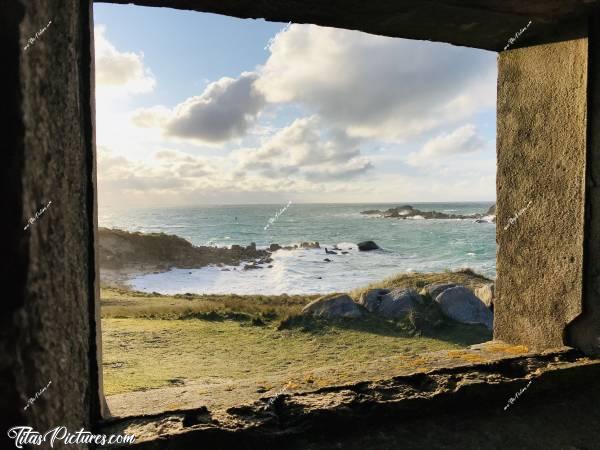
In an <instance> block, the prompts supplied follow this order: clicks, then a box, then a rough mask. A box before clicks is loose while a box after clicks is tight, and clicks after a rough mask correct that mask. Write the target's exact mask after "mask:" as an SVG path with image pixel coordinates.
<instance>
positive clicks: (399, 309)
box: [375, 288, 421, 319]
mask: <svg viewBox="0 0 600 450" xmlns="http://www.w3.org/2000/svg"><path fill="white" fill-rule="evenodd" d="M420 304H421V296H420V295H419V294H418V293H417V291H415V290H414V289H410V288H408V289H407V288H396V289H392V290H391V291H390V292H388V293H387V294H385V295H383V296H382V297H381V302H380V303H379V308H377V310H376V311H375V313H376V314H377V315H379V316H381V317H383V318H384V319H403V318H405V317H406V316H407V315H408V313H410V312H411V311H412V310H414V309H415V308H418V307H419V305H420Z"/></svg>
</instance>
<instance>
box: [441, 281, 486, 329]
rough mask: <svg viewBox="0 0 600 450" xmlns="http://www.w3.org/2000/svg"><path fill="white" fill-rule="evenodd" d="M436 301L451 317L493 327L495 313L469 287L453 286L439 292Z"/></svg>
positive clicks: (443, 311)
mask: <svg viewBox="0 0 600 450" xmlns="http://www.w3.org/2000/svg"><path fill="white" fill-rule="evenodd" d="M435 301H436V302H437V303H438V304H439V305H440V309H441V310H442V313H443V314H444V315H445V316H446V317H449V318H450V319H453V320H456V321H457V322H460V323H466V324H482V325H485V326H486V327H487V328H488V329H490V330H491V329H492V326H493V323H494V315H493V314H492V312H491V311H490V310H489V309H488V308H487V306H485V304H484V303H483V302H482V301H481V300H479V298H477V297H476V296H475V294H473V293H472V292H471V291H470V290H469V289H467V288H466V287H464V286H456V287H451V288H448V289H446V290H444V291H443V292H442V293H441V294H439V295H438V296H437V297H436V298H435Z"/></svg>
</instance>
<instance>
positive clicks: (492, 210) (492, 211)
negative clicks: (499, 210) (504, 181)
mask: <svg viewBox="0 0 600 450" xmlns="http://www.w3.org/2000/svg"><path fill="white" fill-rule="evenodd" d="M485 215H486V216H495V215H496V204H495V203H494V204H493V205H492V206H490V209H488V210H487V212H486V213H485Z"/></svg>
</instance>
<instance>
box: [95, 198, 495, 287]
mask: <svg viewBox="0 0 600 450" xmlns="http://www.w3.org/2000/svg"><path fill="white" fill-rule="evenodd" d="M493 203H494V202H493V201H489V202H468V203H410V205H411V206H413V207H414V208H417V209H419V210H421V211H438V212H444V213H447V214H452V213H453V214H461V215H468V214H474V213H480V214H485V212H486V211H487V210H488V208H489V207H490V206H491V205H492V204H493ZM405 204H407V203H386V204H382V203H356V204H347V203H344V204H306V203H292V202H286V203H283V204H281V205H274V204H269V205H254V204H253V205H225V206H213V205H208V206H197V207H172V208H130V209H113V208H106V207H105V208H101V209H100V211H99V226H101V227H108V228H119V229H122V230H127V231H141V232H145V233H150V232H153V233H158V232H164V233H167V234H175V235H177V236H180V237H182V238H185V239H187V240H188V241H190V242H191V243H193V244H194V245H198V246H201V245H204V246H206V245H210V246H219V247H230V246H231V245H233V244H238V245H242V246H247V245H249V244H250V243H252V242H254V243H255V244H256V246H257V247H258V248H268V246H269V245H270V244H272V243H277V244H279V245H281V246H285V245H294V244H300V243H301V242H314V241H318V242H319V244H320V246H321V248H320V249H297V250H278V251H276V252H274V253H273V255H272V258H273V262H272V263H271V265H272V267H271V268H267V267H266V265H265V267H264V268H262V269H257V270H246V271H244V270H242V267H241V266H238V267H217V266H208V267H203V268H199V269H178V268H174V269H171V270H170V271H168V272H164V273H159V274H148V275H143V276H138V277H135V278H132V279H131V280H129V285H130V286H131V287H132V288H133V289H136V290H139V291H147V292H159V293H162V294H183V293H199V294H202V293H204V294H225V293H228V294H266V295H271V294H284V293H285V294H290V295H291V294H325V293H331V292H347V291H349V290H351V289H355V288H359V287H362V286H366V285H368V284H370V283H372V282H376V281H380V280H382V279H384V278H387V277H390V276H393V275H395V274H399V273H407V272H443V271H445V270H457V269H461V268H471V269H473V270H474V271H476V272H478V273H481V274H483V275H485V276H487V277H489V278H492V279H493V278H495V276H496V225H495V224H493V223H476V222H475V221H474V220H473V219H419V218H414V219H398V218H382V217H378V216H372V215H364V214H361V211H365V210H370V209H379V210H386V209H388V208H392V207H397V206H402V205H405ZM367 240H372V241H374V242H376V243H377V245H378V246H379V247H380V248H381V249H380V250H375V251H367V252H361V251H358V248H357V246H356V244H357V243H358V242H361V241H367ZM335 246H337V247H338V248H339V249H341V250H340V251H337V250H336V253H337V254H326V253H325V247H327V248H328V250H331V249H332V248H333V247H335ZM342 251H343V252H346V253H342ZM325 259H329V260H330V261H325Z"/></svg>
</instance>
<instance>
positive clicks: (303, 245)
mask: <svg viewBox="0 0 600 450" xmlns="http://www.w3.org/2000/svg"><path fill="white" fill-rule="evenodd" d="M299 248H305V249H311V248H321V245H319V243H318V242H316V241H315V242H302V243H301V244H300V245H298V244H294V245H286V246H281V245H279V244H271V245H269V251H270V252H276V251H277V250H296V249H299Z"/></svg>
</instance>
